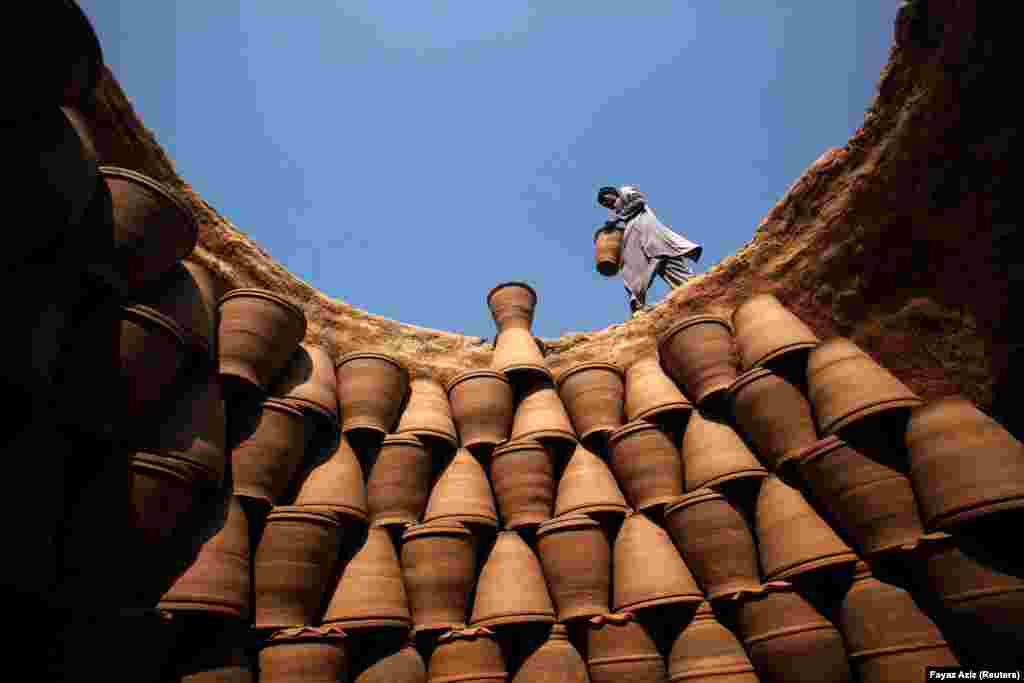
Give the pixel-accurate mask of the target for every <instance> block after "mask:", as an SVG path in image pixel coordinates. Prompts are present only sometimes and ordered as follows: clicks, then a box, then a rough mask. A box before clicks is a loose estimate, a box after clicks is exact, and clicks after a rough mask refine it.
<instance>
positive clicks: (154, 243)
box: [99, 166, 199, 289]
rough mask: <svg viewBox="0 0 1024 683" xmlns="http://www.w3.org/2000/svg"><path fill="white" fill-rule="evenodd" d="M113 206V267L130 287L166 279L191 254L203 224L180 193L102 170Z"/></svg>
mask: <svg viewBox="0 0 1024 683" xmlns="http://www.w3.org/2000/svg"><path fill="white" fill-rule="evenodd" d="M99 173H100V176H102V177H103V179H104V181H105V182H106V183H107V187H108V188H110V196H111V199H112V200H113V204H114V245H115V250H114V264H113V265H114V267H115V268H116V270H117V271H118V272H119V273H120V275H121V277H122V280H123V282H124V285H125V287H126V288H128V289H132V288H135V287H141V286H143V285H145V284H146V283H148V282H153V281H155V280H158V279H159V278H161V277H162V276H164V275H165V274H166V273H167V272H169V271H170V270H171V268H172V267H174V264H175V263H177V262H178V261H180V260H182V259H183V258H185V257H186V256H188V255H189V254H191V253H192V250H193V248H195V245H196V241H197V240H198V239H199V224H198V223H196V220H195V218H194V217H193V215H192V211H191V210H190V209H189V208H188V206H187V205H186V204H185V202H184V201H183V200H182V199H180V198H179V197H178V195H177V193H176V192H172V191H171V190H170V188H168V187H167V186H166V185H164V184H163V183H160V182H157V181H156V180H154V179H153V178H150V177H149V176H146V175H143V174H142V173H138V172H136V171H129V170H128V169H125V168H118V167H115V166H100V167H99Z"/></svg>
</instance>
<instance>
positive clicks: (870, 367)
mask: <svg viewBox="0 0 1024 683" xmlns="http://www.w3.org/2000/svg"><path fill="white" fill-rule="evenodd" d="M807 391H808V395H809V396H810V399H811V404H812V405H813V406H814V415H815V419H816V420H817V423H818V432H819V433H820V434H821V435H822V436H830V435H832V434H835V433H836V432H838V431H839V430H841V429H845V428H846V427H849V426H851V425H853V424H854V423H856V422H858V421H859V420H862V419H864V418H865V417H868V416H871V415H878V414H880V413H883V412H886V411H890V410H895V409H898V408H910V407H913V406H916V405H920V404H921V403H922V401H921V399H920V398H918V396H917V395H916V394H915V393H914V392H912V391H911V390H910V389H909V388H907V386H906V385H904V384H903V383H902V382H900V381H899V380H898V379H896V377H895V376H894V375H893V374H892V373H890V372H889V371H888V370H886V369H885V368H883V367H882V366H881V365H879V364H878V363H876V362H875V361H874V360H873V359H872V358H871V356H869V355H868V354H867V353H865V352H864V351H863V350H861V349H860V348H859V347H858V346H857V345H856V344H854V343H853V342H851V341H850V340H849V339H845V338H843V337H835V338H833V339H829V340H828V341H826V342H824V343H822V344H821V345H820V346H818V347H817V348H815V349H814V351H812V352H811V354H810V356H808V358H807Z"/></svg>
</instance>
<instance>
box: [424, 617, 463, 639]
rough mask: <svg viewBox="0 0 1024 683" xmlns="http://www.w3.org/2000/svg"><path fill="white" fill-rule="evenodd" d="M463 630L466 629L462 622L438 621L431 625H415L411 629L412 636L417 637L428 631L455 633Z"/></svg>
mask: <svg viewBox="0 0 1024 683" xmlns="http://www.w3.org/2000/svg"><path fill="white" fill-rule="evenodd" d="M414 624H415V622H414ZM463 628H466V622H464V621H439V622H435V623H432V624H415V625H414V626H413V627H412V634H413V635H414V636H417V635H419V634H421V633H427V632H428V631H455V630H458V629H463Z"/></svg>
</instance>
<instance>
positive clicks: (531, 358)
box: [491, 327, 550, 381]
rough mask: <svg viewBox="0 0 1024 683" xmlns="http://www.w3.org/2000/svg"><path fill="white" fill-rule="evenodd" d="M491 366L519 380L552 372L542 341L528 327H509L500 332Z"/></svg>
mask: <svg viewBox="0 0 1024 683" xmlns="http://www.w3.org/2000/svg"><path fill="white" fill-rule="evenodd" d="M491 367H492V368H493V369H495V370H497V371H499V372H502V373H504V374H505V375H506V376H509V377H514V378H516V379H517V381H520V380H523V381H525V380H528V379H529V378H531V377H534V376H537V375H540V376H546V375H548V374H550V372H549V371H548V369H547V366H545V365H544V353H543V349H542V348H541V346H540V342H539V341H538V340H537V339H536V338H535V337H534V336H533V333H531V332H530V329H529V328H527V327H508V328H505V329H504V330H502V331H501V332H499V333H498V336H497V337H495V339H494V356H493V357H492V359H491Z"/></svg>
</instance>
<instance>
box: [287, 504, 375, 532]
mask: <svg viewBox="0 0 1024 683" xmlns="http://www.w3.org/2000/svg"><path fill="white" fill-rule="evenodd" d="M293 507H300V508H303V509H304V510H309V511H311V512H325V513H327V514H332V515H335V516H337V517H338V524H339V525H342V526H344V524H345V519H344V518H351V519H354V520H355V521H356V522H358V523H359V524H361V525H362V524H367V523H368V522H369V519H370V516H369V514H368V513H367V511H366V510H362V509H360V508H356V507H352V506H351V505H343V504H341V503H334V502H332V503H318V502H316V501H313V502H311V503H301V504H298V505H294V506H293ZM268 514H269V513H268Z"/></svg>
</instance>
